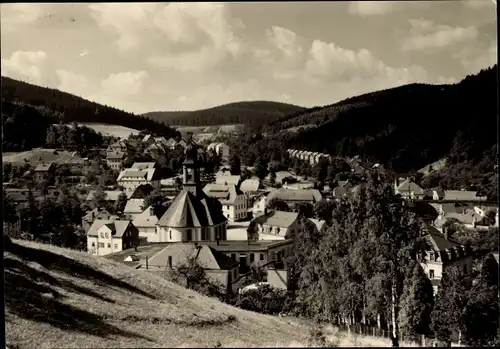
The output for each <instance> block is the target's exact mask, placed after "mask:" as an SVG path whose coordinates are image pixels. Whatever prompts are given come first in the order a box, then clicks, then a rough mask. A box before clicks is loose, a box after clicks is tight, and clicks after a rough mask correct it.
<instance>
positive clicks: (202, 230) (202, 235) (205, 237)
mask: <svg viewBox="0 0 500 349" xmlns="http://www.w3.org/2000/svg"><path fill="white" fill-rule="evenodd" d="M206 239H207V229H206V228H201V240H206Z"/></svg>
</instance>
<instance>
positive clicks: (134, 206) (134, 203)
mask: <svg viewBox="0 0 500 349" xmlns="http://www.w3.org/2000/svg"><path fill="white" fill-rule="evenodd" d="M143 204H144V199H130V200H128V201H127V204H126V205H125V209H124V210H123V213H139V212H142V211H143V209H142V205H143Z"/></svg>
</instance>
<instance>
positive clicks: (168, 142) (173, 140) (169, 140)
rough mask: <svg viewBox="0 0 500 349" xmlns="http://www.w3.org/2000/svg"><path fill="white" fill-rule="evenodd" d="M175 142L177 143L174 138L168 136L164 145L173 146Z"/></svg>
mask: <svg viewBox="0 0 500 349" xmlns="http://www.w3.org/2000/svg"><path fill="white" fill-rule="evenodd" d="M176 143H177V142H176V141H175V139H173V138H169V139H168V140H167V143H166V145H167V146H169V147H173V146H174V145H175V144H176Z"/></svg>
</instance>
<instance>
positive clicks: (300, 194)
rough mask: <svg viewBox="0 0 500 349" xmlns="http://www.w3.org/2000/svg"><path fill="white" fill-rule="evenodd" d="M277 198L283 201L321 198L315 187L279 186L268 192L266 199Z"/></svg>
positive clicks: (316, 200) (317, 199) (318, 199)
mask: <svg viewBox="0 0 500 349" xmlns="http://www.w3.org/2000/svg"><path fill="white" fill-rule="evenodd" d="M274 198H278V199H280V200H283V201H312V202H318V201H321V199H322V198H323V197H322V195H321V193H320V192H319V190H317V189H299V190H295V189H284V188H280V189H278V190H274V191H272V192H270V193H269V195H268V196H267V200H268V201H270V200H272V199H274Z"/></svg>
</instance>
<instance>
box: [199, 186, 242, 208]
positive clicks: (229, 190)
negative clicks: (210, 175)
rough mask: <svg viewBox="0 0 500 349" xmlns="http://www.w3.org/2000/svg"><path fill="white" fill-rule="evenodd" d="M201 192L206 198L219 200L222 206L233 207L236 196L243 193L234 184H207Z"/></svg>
mask: <svg viewBox="0 0 500 349" xmlns="http://www.w3.org/2000/svg"><path fill="white" fill-rule="evenodd" d="M203 191H204V192H205V194H207V196H209V197H212V198H215V199H217V200H219V201H220V203H221V204H223V205H233V204H234V202H235V201H236V199H237V198H238V196H239V195H243V192H242V191H241V190H239V189H238V187H237V186H236V185H234V184H231V185H224V184H214V183H209V184H207V185H206V186H205V187H204V188H203Z"/></svg>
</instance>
